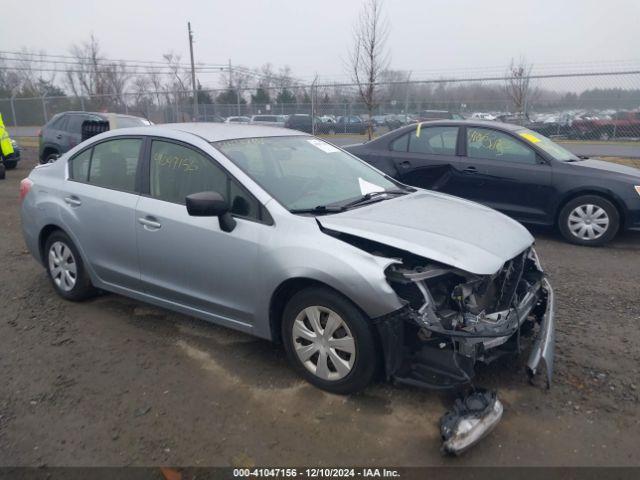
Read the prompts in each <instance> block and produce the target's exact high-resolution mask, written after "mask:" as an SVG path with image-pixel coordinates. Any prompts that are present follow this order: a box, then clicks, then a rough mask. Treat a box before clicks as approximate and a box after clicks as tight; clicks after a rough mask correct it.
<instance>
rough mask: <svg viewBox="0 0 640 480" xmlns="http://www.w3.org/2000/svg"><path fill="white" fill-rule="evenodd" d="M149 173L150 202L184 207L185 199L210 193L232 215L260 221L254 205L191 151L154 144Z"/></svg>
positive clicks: (222, 173)
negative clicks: (226, 204) (220, 198)
mask: <svg viewBox="0 0 640 480" xmlns="http://www.w3.org/2000/svg"><path fill="white" fill-rule="evenodd" d="M150 170H151V171H150V174H151V182H150V187H151V192H150V193H151V196H152V197H153V198H157V199H159V200H164V201H166V202H172V203H179V204H182V205H184V203H185V198H186V197H187V195H191V194H192V193H198V192H206V191H214V192H218V193H221V194H222V195H224V197H225V198H226V199H227V200H228V201H229V205H230V206H231V213H233V214H234V215H238V216H241V217H249V218H255V219H258V218H260V205H259V203H258V201H257V200H256V199H255V198H253V196H251V195H250V194H249V193H247V192H246V191H245V190H244V189H243V188H242V187H240V185H238V183H237V182H236V181H235V180H234V179H232V178H230V177H229V175H228V174H227V173H226V172H225V171H224V170H223V169H222V168H220V167H219V166H218V165H216V164H214V163H213V162H212V161H211V160H210V159H209V158H208V157H206V156H204V155H202V154H201V153H199V152H197V151H195V150H193V149H191V148H187V147H183V146H182V145H178V144H176V143H171V142H164V141H162V140H154V141H153V143H152V144H151V169H150Z"/></svg>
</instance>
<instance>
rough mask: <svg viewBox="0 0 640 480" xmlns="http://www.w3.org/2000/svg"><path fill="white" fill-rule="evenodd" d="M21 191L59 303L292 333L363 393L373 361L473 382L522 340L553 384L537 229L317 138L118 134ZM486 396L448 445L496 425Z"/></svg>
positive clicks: (322, 370)
mask: <svg viewBox="0 0 640 480" xmlns="http://www.w3.org/2000/svg"><path fill="white" fill-rule="evenodd" d="M193 172H197V175H194V174H193ZM20 195H21V198H22V199H23V203H22V222H23V232H24V236H25V241H26V244H27V246H28V248H29V250H30V251H31V253H32V254H33V255H34V257H35V258H36V259H37V260H38V261H39V262H41V263H42V264H43V265H44V266H45V268H46V269H47V272H48V274H49V278H50V279H51V283H52V285H53V286H54V288H55V289H56V291H57V292H58V293H59V294H60V295H61V296H63V297H64V298H67V299H70V300H81V299H84V298H87V297H88V296H90V295H92V294H93V293H94V292H95V289H96V288H100V289H103V290H107V291H111V292H115V293H119V294H123V295H127V296H129V297H132V298H136V299H138V300H142V301H146V302H149V303H153V304H155V305H158V306H161V307H165V308H169V309H172V310H176V311H179V312H182V313H185V314H188V315H193V316H195V317H198V318H202V319H204V320H208V321H211V322H214V323H217V324H220V325H224V326H227V327H231V328H235V329H238V330H241V331H244V332H247V333H250V334H253V335H256V336H259V337H263V338H267V339H270V340H274V341H281V342H282V343H283V345H284V348H285V350H286V352H287V356H288V357H289V360H290V361H291V363H292V364H293V365H294V366H295V367H296V368H297V369H298V371H299V372H300V373H301V374H302V375H303V376H304V377H305V378H306V379H307V380H308V381H309V382H311V383H312V384H314V385H316V386H318V387H320V388H323V389H325V390H327V391H331V392H334V393H351V392H355V391H358V390H361V389H362V388H364V387H365V386H366V385H368V384H369V383H370V382H371V381H372V380H373V379H374V378H375V377H376V375H377V373H378V372H379V370H380V368H379V367H382V370H383V372H384V374H385V376H386V377H387V378H388V379H392V380H395V381H398V382H402V383H405V384H411V385H416V386H421V387H435V388H451V387H455V386H459V385H466V384H469V382H470V381H471V379H472V378H473V376H474V365H475V364H476V363H478V362H484V363H488V362H490V361H492V360H494V359H495V358H497V357H499V356H500V355H503V354H506V353H516V354H517V353H520V352H521V351H522V350H523V348H524V339H525V338H526V337H529V336H532V337H535V338H534V345H533V350H532V353H531V354H530V357H529V361H528V370H529V374H530V375H534V374H535V373H536V372H537V371H538V370H539V369H540V367H541V366H544V367H545V368H546V379H547V383H549V382H550V381H551V374H552V370H553V341H554V313H553V305H554V301H553V291H552V289H551V287H550V285H549V283H548V282H547V280H546V279H545V277H544V273H543V272H542V269H541V267H540V263H539V261H538V258H537V256H536V254H535V251H534V250H533V248H532V245H533V238H532V237H531V235H530V234H529V233H528V232H527V230H526V229H525V228H524V227H522V226H521V225H520V224H518V223H517V222H515V221H514V220H511V219H509V218H508V217H506V216H504V215H502V214H500V213H498V212H496V211H494V210H491V209H489V208H487V207H484V206H481V205H478V204H475V203H472V202H469V201H466V200H462V199H459V198H456V197H452V196H449V195H445V194H441V193H436V192H429V191H424V190H420V189H416V188H412V187H407V186H405V185H403V184H401V183H398V182H397V181H395V180H393V179H392V178H390V177H388V176H386V175H384V174H382V173H381V172H379V171H378V170H376V169H374V168H372V167H371V166H369V165H367V164H366V163H365V162H362V161H360V160H358V159H357V158H355V157H353V156H352V155H349V154H347V153H346V152H344V151H342V150H340V149H339V148H336V147H334V146H333V145H331V144H329V143H326V142H324V141H322V140H320V139H317V138H314V137H312V136H309V135H305V134H302V133H299V132H294V131H291V130H286V129H279V128H273V127H259V126H244V125H223V124H218V125H215V124H173V125H167V126H149V127H143V128H135V129H126V130H125V129H123V130H120V131H110V132H106V133H102V134H100V135H97V136H95V137H93V138H91V139H89V140H87V141H86V142H84V143H82V144H81V145H79V146H78V147H76V148H75V149H73V150H71V151H70V152H69V153H67V154H66V155H63V156H62V157H61V158H60V159H59V160H57V161H56V162H55V163H52V164H47V165H43V166H40V167H37V168H36V169H35V170H34V171H32V172H31V174H30V175H29V178H27V179H25V180H23V182H22V184H21V192H20ZM216 217H217V218H216ZM176 245H188V248H176ZM138 246H140V247H138ZM167 252H171V254H170V255H168V254H167ZM536 330H537V332H536ZM492 398H493V397H491V396H489V397H477V396H476V397H474V398H470V399H468V401H465V402H464V403H463V404H464V405H467V407H465V408H462V407H461V408H458V409H457V410H456V412H458V413H457V417H455V415H453V416H449V417H448V418H449V421H447V422H445V423H443V425H445V424H446V432H445V431H444V430H443V435H445V433H446V436H447V437H448V440H450V441H449V445H450V447H449V448H448V451H452V452H459V451H462V450H464V448H467V447H468V446H469V445H470V443H469V442H471V443H472V442H473V441H476V440H477V439H478V438H480V437H481V435H482V433H485V432H486V431H487V430H488V429H489V428H490V427H491V426H492V425H494V424H495V422H496V421H497V420H499V415H498V411H499V410H500V409H499V408H498V407H499V405H498V404H497V403H496V401H497V400H495V401H494V400H492ZM455 418H457V420H455Z"/></svg>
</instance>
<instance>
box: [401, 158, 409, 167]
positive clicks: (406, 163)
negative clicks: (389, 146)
mask: <svg viewBox="0 0 640 480" xmlns="http://www.w3.org/2000/svg"><path fill="white" fill-rule="evenodd" d="M400 166H401V167H402V168H409V167H410V166H411V162H410V161H409V160H404V161H402V162H400Z"/></svg>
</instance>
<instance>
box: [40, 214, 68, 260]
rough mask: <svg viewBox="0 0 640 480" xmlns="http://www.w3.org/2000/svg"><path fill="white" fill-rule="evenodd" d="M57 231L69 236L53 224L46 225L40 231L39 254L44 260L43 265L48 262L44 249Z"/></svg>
mask: <svg viewBox="0 0 640 480" xmlns="http://www.w3.org/2000/svg"><path fill="white" fill-rule="evenodd" d="M56 231H60V232H62V233H64V234H65V235H67V232H65V231H64V229H63V228H61V227H60V226H59V225H55V224H53V223H50V224H48V225H45V226H44V227H43V228H42V229H41V230H40V233H39V234H38V254H39V255H40V259H41V260H42V262H43V263H44V262H46V261H47V259H46V258H45V251H44V247H45V245H46V243H47V239H48V238H49V237H50V236H51V234H52V233H53V232H56Z"/></svg>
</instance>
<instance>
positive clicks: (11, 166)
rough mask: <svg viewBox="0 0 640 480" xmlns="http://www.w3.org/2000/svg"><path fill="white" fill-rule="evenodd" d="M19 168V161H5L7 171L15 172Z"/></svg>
mask: <svg viewBox="0 0 640 480" xmlns="http://www.w3.org/2000/svg"><path fill="white" fill-rule="evenodd" d="M17 166H18V161H17V160H5V161H4V168H5V169H7V170H13V169H14V168H16V167H17Z"/></svg>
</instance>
